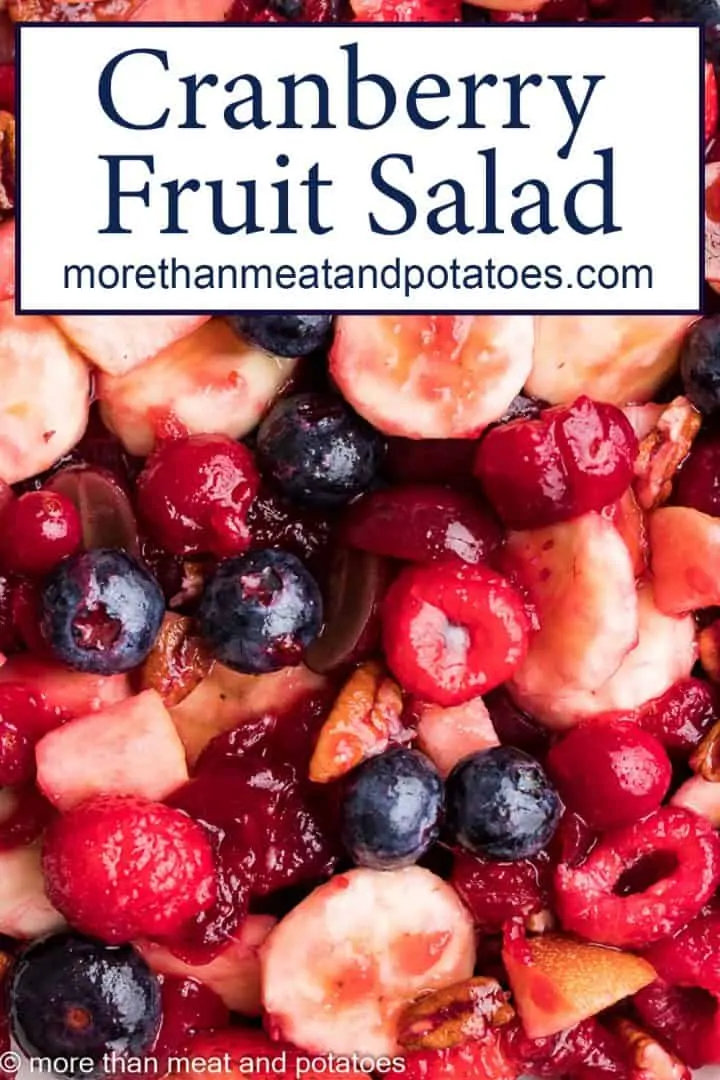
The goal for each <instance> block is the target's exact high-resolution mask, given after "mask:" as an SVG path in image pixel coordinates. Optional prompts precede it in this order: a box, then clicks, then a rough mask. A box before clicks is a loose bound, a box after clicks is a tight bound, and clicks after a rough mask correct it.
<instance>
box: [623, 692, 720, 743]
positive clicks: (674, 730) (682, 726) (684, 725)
mask: <svg viewBox="0 0 720 1080" xmlns="http://www.w3.org/2000/svg"><path fill="white" fill-rule="evenodd" d="M717 719H718V716H717V702H716V698H715V694H714V691H713V688H712V687H711V686H710V685H709V684H708V683H706V682H703V681H702V680H701V679H680V680H679V682H676V683H673V685H672V686H671V687H670V689H669V690H666V691H665V693H664V694H663V695H662V696H661V697H658V698H654V699H653V700H652V701H649V702H648V703H647V705H644V706H643V707H642V709H641V710H640V712H639V713H638V715H637V723H638V724H639V726H640V727H641V728H642V729H643V730H644V731H649V732H650V734H651V735H654V736H655V738H656V739H658V740H659V741H660V742H661V743H662V744H663V746H664V747H665V748H666V750H669V751H670V752H671V753H673V752H684V753H685V754H689V753H690V751H691V750H693V749H694V747H696V746H697V745H698V743H699V742H700V741H701V740H702V737H703V735H704V734H705V733H706V732H707V731H709V730H710V728H711V727H712V726H713V724H714V723H715V722H716V720H717Z"/></svg>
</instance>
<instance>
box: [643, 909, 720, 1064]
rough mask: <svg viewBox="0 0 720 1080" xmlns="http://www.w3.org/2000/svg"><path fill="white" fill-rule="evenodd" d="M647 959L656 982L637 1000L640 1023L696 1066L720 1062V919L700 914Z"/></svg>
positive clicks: (663, 942) (656, 948)
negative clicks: (656, 975) (655, 976)
mask: <svg viewBox="0 0 720 1080" xmlns="http://www.w3.org/2000/svg"><path fill="white" fill-rule="evenodd" d="M646 956H647V959H648V960H649V961H650V963H651V964H652V965H653V967H654V968H655V970H656V971H657V973H658V981H657V982H655V983H652V984H651V985H650V986H648V987H646V988H645V989H644V990H641V991H640V993H638V994H636V995H635V997H634V998H633V1002H634V1004H635V1006H636V1008H637V1010H638V1012H639V1014H640V1017H641V1019H642V1020H643V1022H644V1023H645V1024H647V1025H648V1027H650V1028H652V1029H653V1030H654V1031H655V1032H657V1034H658V1035H659V1036H660V1037H661V1038H662V1039H664V1040H665V1042H666V1043H667V1044H668V1045H669V1046H670V1047H671V1048H672V1049H673V1050H674V1051H675V1053H676V1054H678V1055H679V1056H680V1057H681V1058H682V1059H683V1060H684V1061H687V1063H688V1064H689V1065H690V1066H692V1068H701V1067H702V1066H703V1065H709V1064H711V1063H717V1062H718V1060H720V915H717V914H715V915H700V916H698V918H696V919H694V920H693V921H692V922H691V923H690V925H689V926H687V927H686V928H685V929H684V930H682V931H681V932H680V933H679V934H676V936H675V937H673V938H668V940H667V941H660V942H658V943H657V945H653V947H652V948H651V949H648V951H647V953H646Z"/></svg>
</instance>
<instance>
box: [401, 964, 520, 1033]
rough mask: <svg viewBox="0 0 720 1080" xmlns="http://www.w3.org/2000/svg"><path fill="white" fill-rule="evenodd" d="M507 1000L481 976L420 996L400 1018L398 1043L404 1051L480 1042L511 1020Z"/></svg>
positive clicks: (504, 995) (511, 1016)
mask: <svg viewBox="0 0 720 1080" xmlns="http://www.w3.org/2000/svg"><path fill="white" fill-rule="evenodd" d="M508 997H509V995H508V994H506V993H505V991H504V990H503V989H502V987H501V986H500V984H499V983H498V982H497V980H496V979H490V978H486V977H485V976H482V975H479V976H476V977H475V978H473V979H466V980H465V981H464V982H460V983H455V985H454V986H447V987H445V989H443V990H437V991H435V992H434V993H430V994H424V995H423V996H422V997H420V998H418V999H417V1000H416V1001H414V1002H413V1003H412V1004H411V1005H409V1006H408V1007H407V1008H406V1009H405V1010H404V1011H403V1012H402V1013H401V1014H400V1019H399V1020H398V1035H397V1037H398V1042H399V1043H400V1045H401V1046H404V1047H405V1048H406V1049H407V1050H447V1049H448V1048H449V1047H451V1046H457V1044H458V1043H461V1042H465V1040H466V1039H479V1038H482V1036H483V1035H485V1033H486V1032H487V1030H488V1028H489V1027H500V1026H501V1025H502V1024H507V1023H509V1022H510V1020H512V1018H513V1017H514V1016H515V1010H514V1009H513V1008H512V1006H511V1005H509V1004H508Z"/></svg>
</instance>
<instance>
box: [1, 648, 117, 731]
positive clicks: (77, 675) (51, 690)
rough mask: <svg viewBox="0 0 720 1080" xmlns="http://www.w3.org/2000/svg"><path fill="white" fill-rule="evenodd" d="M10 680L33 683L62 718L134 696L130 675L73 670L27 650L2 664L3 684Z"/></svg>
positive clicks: (105, 706)
mask: <svg viewBox="0 0 720 1080" xmlns="http://www.w3.org/2000/svg"><path fill="white" fill-rule="evenodd" d="M7 682H11V683H24V684H25V685H26V686H28V687H31V688H32V689H33V690H34V691H35V693H37V694H39V695H41V696H42V697H43V698H44V700H45V701H46V703H47V705H48V706H49V708H50V709H52V710H56V711H57V712H58V714H59V715H60V716H61V717H62V718H63V719H67V718H68V717H72V716H84V715H85V713H89V712H98V711H99V710H100V709H104V708H107V706H108V705H114V704H115V703H116V702H118V701H125V699H126V698H129V697H130V696H131V688H130V683H129V681H128V677H127V675H93V674H89V673H86V672H83V671H73V669H72V668H68V667H65V665H64V664H58V663H56V662H55V661H53V660H39V659H38V658H37V657H35V656H29V655H27V654H20V655H19V656H12V657H11V658H10V659H9V660H7V661H6V662H5V663H4V664H3V665H2V666H0V686H2V684H3V683H7Z"/></svg>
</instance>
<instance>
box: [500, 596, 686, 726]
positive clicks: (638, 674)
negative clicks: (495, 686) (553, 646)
mask: <svg viewBox="0 0 720 1080" xmlns="http://www.w3.org/2000/svg"><path fill="white" fill-rule="evenodd" d="M606 582H607V579H606ZM637 613H638V623H637V627H638V637H637V644H636V645H635V647H634V648H632V647H631V650H630V652H628V654H627V655H626V656H625V658H624V659H623V660H622V662H621V664H620V667H619V668H618V669H617V670H616V671H615V673H614V674H613V675H612V676H610V678H609V679H608V680H607V682H605V683H603V684H602V686H599V687H598V688H597V689H596V690H586V689H580V688H579V687H578V686H577V684H576V683H575V682H574V681H572V680H568V679H558V678H557V676H555V675H554V673H550V675H549V676H548V673H547V671H546V670H543V668H542V667H541V666H540V665H535V664H533V666H532V667H531V666H530V664H529V662H526V663H525V665H523V667H522V668H521V669H520V670H519V671H518V672H517V673H516V675H515V676H514V678H513V681H512V682H511V683H510V684H509V689H510V691H511V693H512V695H513V697H514V698H515V700H516V701H517V702H518V704H520V705H521V706H522V707H523V708H524V709H527V711H528V712H530V713H531V714H532V715H533V716H534V717H535V718H536V719H537V720H540V721H542V722H543V723H545V724H547V725H548V726H549V727H552V728H566V727H572V726H573V725H574V724H577V723H579V722H580V721H581V720H583V719H586V718H587V717H591V716H597V715H599V714H600V713H609V712H624V713H626V712H632V711H633V710H635V709H638V708H640V707H641V706H643V705H645V704H647V703H648V702H650V701H652V700H653V699H654V698H659V697H661V695H663V694H665V692H666V691H667V690H669V689H670V687H672V686H673V684H674V683H676V682H677V681H678V680H682V679H685V678H686V677H687V676H688V675H689V674H690V672H691V671H692V668H693V665H694V663H695V660H696V658H697V648H696V645H695V621H694V619H693V618H692V616H691V615H687V616H685V617H684V618H676V617H675V616H672V615H664V614H663V613H662V612H661V611H659V610H658V608H657V606H656V605H655V600H654V598H653V591H652V589H651V588H650V587H649V586H648V585H642V586H641V587H640V588H639V589H638V593H637ZM552 617H553V616H552V614H551V615H550V618H552ZM567 632H568V637H567V638H565V639H564V640H563V641H562V642H559V644H558V647H559V648H560V649H567V648H568V644H569V641H571V640H572V634H573V625H572V623H569V624H568V630H567ZM613 632H615V633H617V628H616V629H615V631H613V629H610V628H608V629H607V630H606V631H605V632H604V633H603V634H602V635H601V637H600V638H599V639H598V640H597V641H596V642H595V644H594V645H593V646H590V645H588V648H602V649H604V650H606V649H607V648H608V638H607V637H606V636H605V635H606V634H611V633H613ZM538 636H539V635H538ZM549 662H550V661H549V660H548V663H549Z"/></svg>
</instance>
